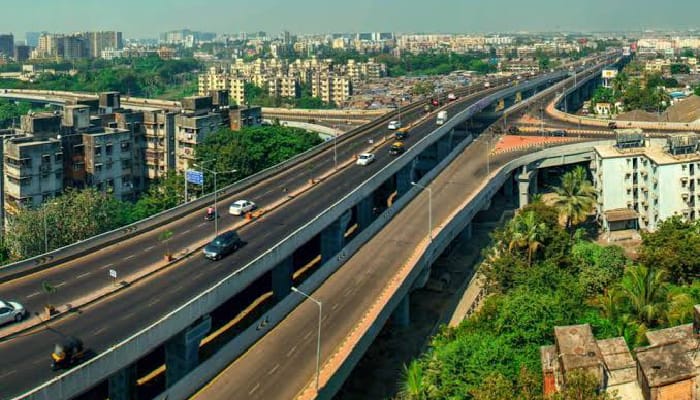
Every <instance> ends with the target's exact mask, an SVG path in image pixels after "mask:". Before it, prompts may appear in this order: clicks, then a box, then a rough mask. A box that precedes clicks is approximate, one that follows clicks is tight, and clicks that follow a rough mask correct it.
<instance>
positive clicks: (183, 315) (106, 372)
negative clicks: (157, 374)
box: [17, 72, 566, 399]
mask: <svg viewBox="0 0 700 400" xmlns="http://www.w3.org/2000/svg"><path fill="white" fill-rule="evenodd" d="M565 75H566V73H564V72H559V73H554V74H551V75H548V76H544V77H540V78H536V79H533V80H531V81H530V82H528V83H526V84H522V85H520V86H518V87H511V88H507V89H503V90H500V91H497V92H495V93H493V94H490V95H488V96H486V97H485V98H484V99H481V100H479V101H478V102H476V103H475V104H472V105H470V106H469V107H467V108H466V109H465V110H463V111H461V112H460V113H458V114H457V115H455V116H454V117H453V118H451V119H450V120H449V121H448V122H447V123H446V124H444V125H442V126H440V127H439V128H438V129H436V130H434V131H433V132H431V133H430V134H427V135H426V136H424V137H423V138H421V139H420V140H419V141H418V142H417V143H416V144H415V145H413V146H412V147H411V148H409V149H408V150H407V151H406V153H405V154H404V155H403V156H402V157H399V158H397V159H395V160H393V161H392V162H390V163H389V164H388V165H386V166H385V167H384V168H382V169H381V170H380V171H378V172H377V173H376V174H375V175H373V176H372V177H371V178H369V179H368V180H366V181H365V182H363V183H362V184H361V185H360V186H358V187H357V188H355V189H354V190H353V191H352V192H350V193H349V194H347V195H346V196H344V197H343V198H342V199H340V200H339V201H337V202H336V203H335V204H333V205H332V206H331V207H329V208H327V209H326V210H324V211H322V212H321V213H319V214H318V215H317V216H316V217H314V218H312V219H311V220H310V221H309V222H307V223H306V224H305V225H304V226H302V227H300V228H298V229H297V230H295V231H294V232H292V233H291V234H290V235H288V236H287V237H285V238H284V239H282V240H281V241H280V242H278V243H276V244H275V245H274V246H272V247H270V248H269V249H268V250H267V251H266V252H265V253H263V254H261V255H259V256H258V257H257V258H255V259H254V260H253V261H251V262H249V263H248V264H246V265H245V266H243V267H241V268H239V269H237V270H235V271H234V272H232V273H231V274H230V275H228V276H226V277H225V278H223V279H221V280H220V281H219V282H217V283H216V284H214V285H213V286H212V287H210V288H209V289H207V290H205V291H204V292H202V293H200V294H199V295H197V296H195V297H194V298H192V299H190V300H189V301H187V302H186V303H185V304H183V305H181V306H179V307H178V308H176V309H174V310H172V311H171V312H169V313H167V314H166V315H164V316H163V317H161V318H160V319H159V320H157V321H156V322H154V323H152V324H151V325H149V326H147V327H145V328H143V329H141V330H140V331H138V332H136V333H135V334H133V335H132V336H130V337H128V338H126V339H124V340H123V341H121V342H119V343H117V344H115V345H114V346H112V347H110V348H108V349H107V350H105V351H103V352H102V353H100V354H99V355H97V356H96V357H94V358H92V359H90V360H88V361H86V362H85V363H83V364H81V365H79V366H77V367H75V368H73V369H71V370H70V371H67V372H65V373H63V374H61V375H59V376H57V377H55V378H53V379H51V380H49V381H47V382H45V383H44V384H42V385H41V386H39V387H37V388H35V389H33V390H31V391H29V392H27V393H26V394H24V395H21V396H19V397H17V399H24V398H32V399H53V398H65V397H71V396H75V395H77V394H79V393H81V392H82V391H83V390H84V389H85V388H84V385H85V382H95V381H99V380H102V379H105V378H107V377H108V376H110V375H111V374H113V373H115V372H116V371H118V370H119V369H120V368H121V367H122V366H125V365H129V364H131V363H133V362H135V361H136V360H138V358H139V357H141V355H142V354H144V353H146V352H148V351H151V350H152V349H154V348H155V347H156V346H158V345H160V344H162V343H163V342H165V341H166V340H168V339H169V338H170V337H172V336H173V335H174V334H176V333H177V332H181V331H182V330H184V329H186V328H187V327H188V326H190V325H191V324H192V323H194V322H195V321H196V320H197V319H199V318H200V317H201V316H202V315H205V314H208V313H210V312H211V311H213V310H214V309H215V308H216V307H218V306H219V305H220V304H222V303H223V302H225V301H226V300H228V299H230V298H231V297H232V296H235V295H236V294H237V293H240V292H241V291H242V290H244V289H245V288H246V287H248V286H249V285H250V284H252V283H253V282H254V281H255V280H257V279H258V278H259V277H261V276H262V275H263V274H265V273H266V272H267V271H269V270H270V269H272V268H273V267H274V266H276V265H278V264H279V263H280V262H282V261H283V260H285V259H286V258H287V257H289V256H290V255H291V254H293V252H294V250H295V249H296V248H298V247H299V246H300V245H301V244H303V243H306V242H308V241H309V240H311V239H312V238H313V237H314V236H315V235H317V234H318V233H319V232H321V230H322V229H324V228H325V227H326V226H328V225H329V224H330V223H331V222H332V221H334V220H337V219H338V218H340V216H341V215H342V214H343V213H344V212H345V211H346V210H347V209H349V208H350V207H352V206H353V205H354V204H356V203H357V202H358V201H359V200H358V199H362V198H365V197H367V196H368V195H370V194H371V193H372V192H373V191H374V190H376V189H377V188H378V187H379V186H380V185H381V184H382V183H383V182H384V181H386V180H387V179H389V178H390V177H391V176H392V175H393V174H395V173H396V172H397V171H399V170H400V169H402V168H404V167H405V166H406V165H408V164H409V163H411V162H413V159H414V158H415V157H416V156H417V155H418V154H420V153H422V152H423V151H424V150H425V149H426V148H428V147H429V146H431V145H432V144H434V143H435V142H437V141H438V140H439V139H440V138H442V136H444V135H445V134H447V133H448V132H450V131H451V130H452V129H453V128H455V127H456V126H457V125H459V124H460V123H462V122H463V121H466V120H468V119H469V118H470V117H471V116H473V115H474V114H476V113H477V112H479V111H481V110H482V109H484V108H485V107H487V106H488V105H489V104H490V103H492V102H494V101H497V100H499V99H501V98H503V97H506V96H510V95H513V94H514V93H515V92H517V91H520V90H522V89H523V87H533V86H539V85H542V84H544V83H545V82H547V81H548V80H552V79H560V78H562V77H564V76H565ZM385 118H391V116H387V117H384V118H382V120H383V121H385V120H386V119H385ZM392 212H395V210H392Z"/></svg>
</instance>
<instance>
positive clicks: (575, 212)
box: [553, 166, 595, 236]
mask: <svg viewBox="0 0 700 400" xmlns="http://www.w3.org/2000/svg"><path fill="white" fill-rule="evenodd" d="M553 189H554V192H555V193H556V195H557V198H556V200H555V205H556V207H557V208H559V211H560V213H561V215H562V216H563V217H564V218H566V229H567V230H569V232H570V233H571V235H572V236H573V233H574V230H573V229H572V228H573V226H574V225H577V224H579V223H581V222H583V221H585V220H586V218H587V217H588V214H589V213H590V212H591V211H592V210H593V206H594V204H595V189H594V188H593V185H592V184H591V182H590V181H589V180H588V179H587V178H586V170H585V169H584V168H583V167H581V166H577V167H576V168H574V169H573V170H571V171H569V172H567V173H565V174H564V175H563V176H562V179H561V184H560V185H559V186H556V187H554V188H553Z"/></svg>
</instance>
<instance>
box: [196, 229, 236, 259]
mask: <svg viewBox="0 0 700 400" xmlns="http://www.w3.org/2000/svg"><path fill="white" fill-rule="evenodd" d="M242 245H243V241H242V240H241V238H240V237H239V236H238V233H236V231H228V232H224V233H222V234H220V235H219V236H217V237H215V238H214V240H212V241H211V243H209V244H208V245H206V246H204V251H203V252H204V257H206V258H208V259H210V260H220V259H222V258H223V257H225V256H226V255H228V254H231V253H233V252H234V251H236V250H238V248H239V247H241V246H242Z"/></svg>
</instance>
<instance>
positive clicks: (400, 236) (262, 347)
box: [193, 138, 523, 400]
mask: <svg viewBox="0 0 700 400" xmlns="http://www.w3.org/2000/svg"><path fill="white" fill-rule="evenodd" d="M490 142H491V143H492V144H495V142H496V141H495V140H491V141H490ZM487 146H488V147H487ZM491 147H492V146H491V145H488V144H487V142H486V141H485V140H484V139H483V138H478V139H477V141H475V143H473V144H471V145H470V146H469V147H467V148H466V149H465V151H464V152H463V153H462V154H461V155H460V156H458V158H457V159H455V161H453V162H452V163H451V164H450V165H449V166H448V167H447V168H446V169H445V170H444V171H443V172H442V173H441V174H440V175H439V176H437V177H436V178H435V180H434V181H433V182H431V183H430V184H429V186H428V187H430V188H431V189H432V190H433V224H434V225H435V226H439V225H442V224H443V223H444V222H447V221H445V219H446V218H447V217H448V216H449V215H450V214H451V213H452V212H453V210H454V209H455V208H456V207H458V206H459V205H460V204H461V203H462V202H463V201H464V199H466V198H468V197H470V196H472V195H475V194H476V190H477V189H478V187H479V186H480V185H481V184H482V181H483V179H484V178H485V175H486V162H487V160H486V154H488V153H489V150H491ZM522 154H523V153H522V152H521V153H509V154H504V155H498V156H495V157H492V158H491V160H490V162H491V171H492V172H493V171H496V170H497V169H498V168H499V167H501V166H502V165H504V164H505V163H506V162H507V161H510V160H512V159H515V158H517V157H519V156H521V155H522ZM427 212H428V193H427V192H425V191H423V192H422V193H420V194H419V195H418V196H417V197H416V198H415V199H414V200H413V201H412V202H411V203H409V204H408V205H407V206H406V207H405V208H404V209H403V210H402V211H401V212H399V213H398V214H397V215H396V216H395V217H394V218H393V219H392V220H391V221H390V222H389V224H387V226H386V227H385V228H384V229H383V230H381V231H380V232H379V233H378V234H377V235H376V236H374V238H372V239H371V240H370V241H369V242H368V243H366V244H365V245H364V246H363V247H362V248H360V249H359V250H358V252H357V253H356V254H355V255H354V256H353V257H351V258H350V259H349V260H348V261H347V262H346V263H345V265H343V267H342V268H341V269H340V270H338V272H336V273H335V274H333V275H332V276H331V277H329V278H328V279H327V280H326V282H325V283H324V284H323V285H322V286H321V287H320V288H319V289H317V290H316V291H315V292H314V293H313V294H312V296H313V297H315V298H316V299H318V300H320V301H322V302H323V313H324V315H323V322H322V334H321V365H322V366H323V365H324V363H325V362H326V360H328V359H329V357H330V356H331V355H332V354H333V353H335V352H336V351H337V349H338V347H339V346H340V345H341V344H342V343H343V342H344V341H345V339H346V338H347V337H348V335H349V334H350V333H351V332H352V330H353V328H354V327H355V326H356V324H357V323H358V321H360V320H361V319H362V317H363V316H364V315H365V313H366V311H367V310H369V309H370V307H371V305H372V304H373V303H374V301H375V299H377V297H378V296H379V295H380V293H381V292H382V291H383V290H384V289H385V288H386V287H387V285H388V283H389V282H390V281H391V278H392V277H393V276H394V275H395V274H396V273H397V272H398V271H399V269H400V268H401V267H402V264H403V263H404V262H405V260H408V259H409V258H410V256H411V255H412V253H413V251H414V249H416V248H417V247H418V246H419V244H420V243H421V242H422V241H423V240H426V236H427V217H428V215H427ZM290 295H295V294H294V293H292V294H290ZM317 324H318V307H317V306H316V305H315V304H314V303H312V302H310V301H308V300H307V301H304V302H303V303H302V304H301V305H300V306H299V307H297V308H296V309H295V310H294V311H292V312H291V313H290V314H289V315H288V316H287V318H285V319H284V320H283V321H282V322H281V323H280V324H279V325H278V326H277V327H275V328H274V329H273V330H271V331H270V332H269V333H268V334H267V335H265V336H264V337H263V338H262V339H260V341H258V342H257V343H256V344H255V345H253V346H252V347H251V348H250V349H249V350H248V351H247V352H246V353H245V354H243V355H242V356H241V357H239V358H238V359H237V360H236V361H234V362H233V363H232V364H230V365H229V367H228V368H226V369H225V370H224V371H223V372H221V374H220V375H219V376H217V377H216V378H215V379H214V380H212V381H211V382H210V383H209V384H208V385H207V386H205V387H204V388H203V389H201V390H200V392H199V393H197V394H196V395H195V396H194V397H193V398H194V399H196V400H210V399H221V400H224V399H230V398H233V397H235V398H236V399H293V398H295V397H296V396H297V395H298V394H299V392H300V391H301V390H303V389H304V388H305V387H306V385H307V384H308V383H309V382H310V381H311V380H312V379H313V378H314V374H315V365H316V364H315V363H316V361H315V360H316V330H317V326H318V325H317ZM322 375H323V374H322Z"/></svg>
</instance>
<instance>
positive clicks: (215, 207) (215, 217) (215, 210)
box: [193, 164, 237, 236]
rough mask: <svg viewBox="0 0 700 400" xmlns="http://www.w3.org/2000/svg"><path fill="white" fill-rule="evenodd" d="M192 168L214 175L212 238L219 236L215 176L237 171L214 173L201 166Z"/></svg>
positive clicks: (195, 165)
mask: <svg viewBox="0 0 700 400" xmlns="http://www.w3.org/2000/svg"><path fill="white" fill-rule="evenodd" d="M193 166H194V167H199V168H201V169H202V171H207V172H209V173H212V174H214V236H219V209H218V207H217V203H218V200H219V199H218V197H219V196H218V188H217V187H216V176H217V175H219V174H233V173H236V172H237V170H235V169H232V170H230V171H214V170H211V169H207V168H204V167H202V166H201V165H197V164H194V165H193Z"/></svg>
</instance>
